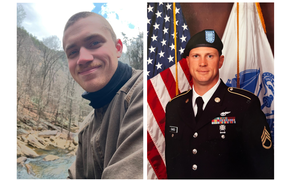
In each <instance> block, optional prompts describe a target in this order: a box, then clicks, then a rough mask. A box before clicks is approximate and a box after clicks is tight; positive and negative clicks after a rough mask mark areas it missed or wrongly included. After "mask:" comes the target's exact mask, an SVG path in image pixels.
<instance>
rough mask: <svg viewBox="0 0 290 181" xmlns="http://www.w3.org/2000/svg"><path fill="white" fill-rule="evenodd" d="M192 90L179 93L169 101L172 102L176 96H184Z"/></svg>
mask: <svg viewBox="0 0 290 181" xmlns="http://www.w3.org/2000/svg"><path fill="white" fill-rule="evenodd" d="M190 90H191V89H190ZM190 90H188V91H185V92H182V93H180V94H178V95H177V96H175V97H173V98H172V99H171V100H170V101H169V102H171V101H172V100H174V99H176V98H178V97H181V96H183V95H186V94H187V93H188V92H189V91H190Z"/></svg>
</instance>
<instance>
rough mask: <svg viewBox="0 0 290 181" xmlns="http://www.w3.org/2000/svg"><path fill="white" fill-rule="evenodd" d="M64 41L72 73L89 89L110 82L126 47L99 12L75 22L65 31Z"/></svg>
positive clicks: (100, 86) (95, 88) (94, 89)
mask: <svg viewBox="0 0 290 181" xmlns="http://www.w3.org/2000/svg"><path fill="white" fill-rule="evenodd" d="M63 45H64V50H65V53H66V55H67V59H68V65H69V70H70V73H71V75H72V77H73V78H74V79H75V80H76V82H77V83H78V84H80V86H81V87H82V88H83V89H84V90H86V91H87V92H95V91H98V90H100V89H102V88H103V87H104V86H105V85H107V83H108V82H109V81H110V79H111V78H112V76H113V75H114V73H115V71H116V69H117V66H118V58H119V57H120V56H121V54H122V48H123V45H122V42H121V40H117V41H116V42H115V41H113V39H112V36H111V34H110V31H109V30H108V28H107V27H105V22H104V21H103V20H102V19H101V18H99V17H97V16H89V17H86V18H81V19H79V20H78V21H77V22H75V23H74V24H73V25H71V26H70V27H69V28H68V29H67V30H66V31H65V32H64V38H63Z"/></svg>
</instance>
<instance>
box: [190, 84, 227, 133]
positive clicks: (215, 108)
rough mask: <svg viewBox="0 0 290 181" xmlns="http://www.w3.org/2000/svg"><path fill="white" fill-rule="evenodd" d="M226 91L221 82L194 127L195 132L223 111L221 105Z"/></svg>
mask: <svg viewBox="0 0 290 181" xmlns="http://www.w3.org/2000/svg"><path fill="white" fill-rule="evenodd" d="M226 90H227V86H226V85H225V84H224V83H223V82H222V81H221V83H220V85H219V87H218V88H217V90H216V91H215V93H214V94H213V95H212V97H211V98H210V100H209V101H208V103H207V105H206V107H205V110H204V112H203V114H202V116H201V119H200V120H199V121H198V123H197V125H196V127H195V130H198V129H200V128H201V127H203V126H204V125H206V124H208V123H209V122H211V120H212V119H214V118H215V117H218V116H219V115H220V113H221V112H223V111H224V110H225V108H226V105H225V104H223V103H224V95H225V93H226Z"/></svg>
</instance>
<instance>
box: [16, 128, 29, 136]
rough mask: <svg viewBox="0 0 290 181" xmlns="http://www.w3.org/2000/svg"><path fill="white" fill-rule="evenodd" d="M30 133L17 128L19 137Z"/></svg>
mask: <svg viewBox="0 0 290 181" xmlns="http://www.w3.org/2000/svg"><path fill="white" fill-rule="evenodd" d="M27 134H28V132H27V131H26V130H25V129H23V128H17V135H27Z"/></svg>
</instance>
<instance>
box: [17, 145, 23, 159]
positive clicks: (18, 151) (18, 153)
mask: <svg viewBox="0 0 290 181" xmlns="http://www.w3.org/2000/svg"><path fill="white" fill-rule="evenodd" d="M20 156H24V153H22V151H21V148H20V147H19V146H18V145H17V157H20Z"/></svg>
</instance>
